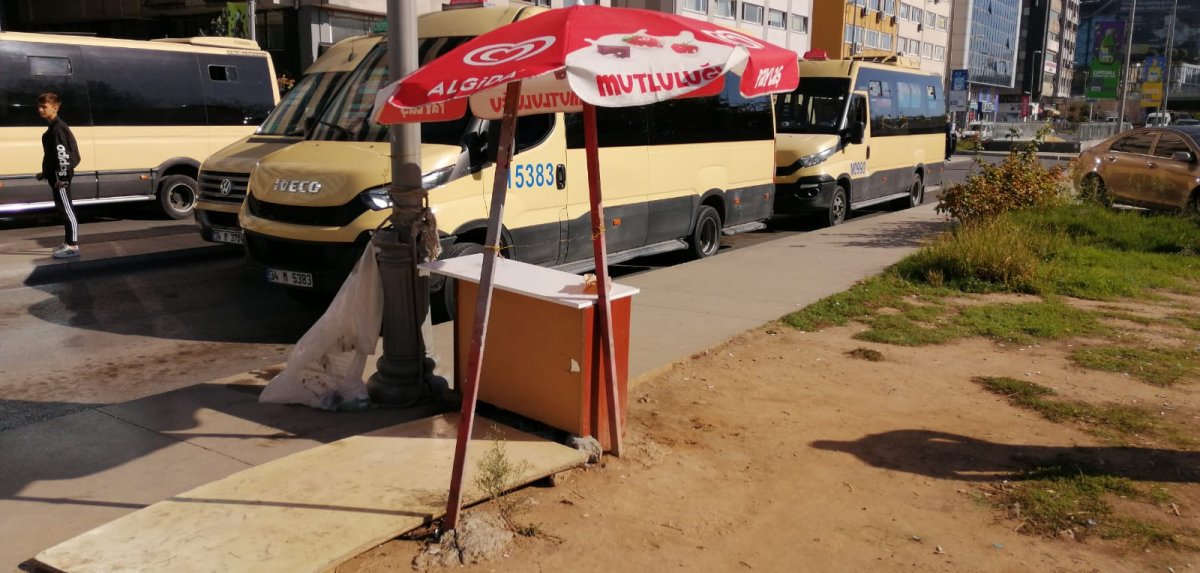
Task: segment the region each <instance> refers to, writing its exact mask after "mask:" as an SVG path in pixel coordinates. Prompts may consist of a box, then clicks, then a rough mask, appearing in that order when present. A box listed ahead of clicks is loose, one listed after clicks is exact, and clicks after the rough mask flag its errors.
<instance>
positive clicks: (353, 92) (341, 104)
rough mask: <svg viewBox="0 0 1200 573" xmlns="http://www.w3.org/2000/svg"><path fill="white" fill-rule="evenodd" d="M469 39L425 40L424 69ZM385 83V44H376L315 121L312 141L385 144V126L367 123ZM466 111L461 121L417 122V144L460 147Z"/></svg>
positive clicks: (422, 50)
mask: <svg viewBox="0 0 1200 573" xmlns="http://www.w3.org/2000/svg"><path fill="white" fill-rule="evenodd" d="M470 39H471V38H469V37H449V38H425V39H422V40H421V45H420V47H419V49H418V52H417V54H418V61H419V62H420V65H422V66H424V65H425V64H428V63H429V62H431V61H433V60H434V59H435V58H437V57H438V56H440V55H442V54H444V53H446V52H448V51H450V50H452V49H454V48H456V47H458V45H459V44H462V43H463V42H466V41H467V40H470ZM387 84H388V65H387V45H386V43H380V44H379V45H377V46H375V48H374V49H372V50H371V53H369V54H367V57H366V58H365V59H363V63H362V64H360V65H359V66H358V68H357V69H355V70H354V72H353V73H352V74H351V75H350V77H349V78H347V80H346V82H345V84H344V85H343V86H342V88H341V89H339V90H338V93H337V96H336V97H335V98H334V99H333V101H332V102H330V104H329V107H327V108H325V111H324V112H323V113H322V114H321V117H320V119H319V120H317V126H316V128H315V129H314V130H313V134H312V139H314V140H318V141H387V138H388V126H386V125H380V124H378V123H375V122H374V121H371V113H372V111H374V107H375V94H377V93H379V90H381V89H383V88H384V87H385V86H387ZM470 120H471V114H470V112H468V113H466V114H464V117H463V118H461V119H457V120H453V121H441V122H424V123H421V142H422V143H436V144H442V145H454V146H461V145H462V138H463V133H464V132H465V131H466V126H467V124H468V123H469V122H470Z"/></svg>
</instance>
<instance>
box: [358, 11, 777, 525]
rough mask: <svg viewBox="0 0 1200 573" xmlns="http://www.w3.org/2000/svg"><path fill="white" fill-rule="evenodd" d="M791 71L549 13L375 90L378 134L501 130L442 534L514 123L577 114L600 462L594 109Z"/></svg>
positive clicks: (666, 21)
mask: <svg viewBox="0 0 1200 573" xmlns="http://www.w3.org/2000/svg"><path fill="white" fill-rule="evenodd" d="M797 61H798V56H797V54H796V53H795V52H793V51H791V50H786V49H783V48H780V47H777V46H774V45H772V44H769V43H767V42H764V41H762V40H759V39H757V38H753V37H750V36H747V35H745V34H742V33H741V32H737V31H734V30H730V29H728V28H724V27H721V26H718V25H715V24H709V23H708V22H704V21H700V20H693V19H690V18H685V17H681V16H675V15H672V14H666V13H662V12H652V11H648V10H632V9H623V8H605V7H601V6H575V7H572V8H564V9H557V10H549V11H547V12H543V13H541V14H538V15H536V16H533V17H530V18H528V19H526V20H521V21H518V22H515V23H513V24H510V25H507V26H504V27H502V28H498V29H496V30H493V31H491V32H489V33H487V34H483V35H481V36H479V37H476V38H474V39H472V40H470V41H467V42H465V43H463V44H462V45H460V46H458V47H457V48H455V49H454V50H451V51H450V52H447V53H446V54H444V55H442V56H441V57H439V58H438V59H436V60H434V61H433V62H430V63H429V64H427V65H426V66H424V67H422V68H420V69H418V70H417V71H415V72H413V73H412V74H409V75H408V76H406V77H404V78H401V79H400V80H399V81H397V82H395V83H393V84H391V85H390V86H388V87H386V88H384V89H383V90H380V92H379V94H378V95H377V96H376V99H375V111H374V119H375V121H377V122H379V123H382V124H394V123H413V122H422V121H445V120H450V119H457V118H459V117H462V115H463V114H464V113H465V112H466V109H467V107H468V106H470V108H471V112H472V113H473V114H474V115H475V116H477V117H480V118H484V119H497V118H499V119H502V120H503V121H502V123H501V129H500V150H499V152H498V153H497V158H496V172H495V181H494V183H493V187H492V208H491V211H490V212H489V221H488V232H487V239H486V240H485V243H486V244H485V245H484V248H485V250H484V261H483V269H482V273H481V275H480V279H479V295H478V299H477V301H476V309H475V322H474V330H473V334H472V338H471V349H470V352H469V354H468V370H467V373H466V376H465V383H464V385H463V388H462V393H463V408H462V414H461V416H460V420H459V427H458V443H457V447H456V449H455V457H454V469H453V475H452V476H451V482H450V500H449V503H448V504H447V508H446V527H447V528H449V529H453V528H454V527H455V526H456V524H457V521H458V513H459V511H460V510H461V507H462V489H461V488H462V476H463V468H464V465H465V463H466V451H467V445H468V444H469V442H470V438H471V431H472V428H473V426H474V418H475V404H476V398H477V396H478V386H479V375H480V367H481V364H482V362H483V342H484V340H485V338H486V335H487V317H488V314H489V310H490V308H491V299H492V281H493V278H494V274H495V258H496V253H498V252H499V250H500V244H499V236H500V223H501V220H502V219H503V217H504V197H505V192H506V190H507V180H508V168H509V163H510V162H511V160H512V153H513V143H512V137H513V125H514V119H515V118H516V117H517V116H520V115H530V114H538V113H551V112H580V111H581V112H583V120H584V121H583V124H584V143H585V146H586V151H587V171H588V188H589V197H590V200H591V219H592V237H593V255H594V256H595V261H596V262H595V264H596V283H597V284H596V287H597V313H596V314H597V318H598V320H597V323H598V326H599V328H600V343H601V344H602V351H603V352H604V353H605V360H604V376H605V384H604V386H605V389H606V403H607V406H608V415H609V423H608V427H609V431H610V432H611V434H610V450H611V452H612V453H613V454H615V455H617V456H619V455H620V453H621V434H620V411H619V403H618V401H617V381H616V356H615V354H614V348H613V340H612V322H611V320H610V312H611V307H610V303H609V278H608V263H607V251H606V247H605V241H604V212H603V205H602V203H601V192H600V170H599V154H598V150H597V142H596V108H595V106H603V107H627V106H638V105H647V104H651V103H655V102H659V101H665V100H669V99H673V98H678V97H704V96H711V95H716V94H717V93H720V92H721V90H722V89H723V87H724V82H725V75H726V74H727V73H731V72H732V73H735V74H738V75H739V76H741V81H740V83H739V84H738V89H739V91H740V92H741V93H742V95H743V96H746V97H754V96H762V95H767V94H772V93H779V92H789V91H791V90H793V89H795V88H796V85H797V84H798V83H799V69H798V66H797Z"/></svg>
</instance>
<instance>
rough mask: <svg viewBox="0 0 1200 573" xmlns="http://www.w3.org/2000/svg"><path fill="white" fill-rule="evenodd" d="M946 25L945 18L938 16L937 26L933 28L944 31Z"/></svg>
mask: <svg viewBox="0 0 1200 573" xmlns="http://www.w3.org/2000/svg"><path fill="white" fill-rule="evenodd" d="M946 24H947V21H946V17H945V16H938V17H937V26H934V27H935V28H937V29H939V30H945V29H946Z"/></svg>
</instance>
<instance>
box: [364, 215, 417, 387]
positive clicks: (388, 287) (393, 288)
mask: <svg viewBox="0 0 1200 573" xmlns="http://www.w3.org/2000/svg"><path fill="white" fill-rule="evenodd" d="M371 242H372V243H373V244H374V245H375V246H376V247H378V248H379V255H378V260H379V274H380V277H381V278H382V280H383V292H384V297H383V354H382V355H381V356H380V357H379V360H378V361H377V362H376V365H377V371H376V373H375V374H373V375H371V378H370V379H369V380H367V393H368V394H369V395H370V397H371V401H372V402H375V403H377V404H381V405H385V406H397V407H407V406H415V405H417V404H420V403H422V402H424V401H427V400H429V399H430V397H431V392H430V386H429V380H428V377H429V376H430V375H432V373H433V366H434V365H433V364H432V360H429V359H428V358H427V357H426V353H425V340H424V336H423V333H422V329H421V325H422V324H423V323H424V322H426V320H427V319H428V314H429V304H428V301H425V304H420V302H421V301H418V300H417V297H428V296H429V278H428V277H423V276H420V274H419V273H418V272H417V267H416V260H415V259H414V257H413V248H412V246H411V245H408V244H404V243H401V242H400V240H399V236H398V235H397V233H396V231H395V230H393V229H384V230H380V231H379V232H377V233H375V236H374V237H372V239H371Z"/></svg>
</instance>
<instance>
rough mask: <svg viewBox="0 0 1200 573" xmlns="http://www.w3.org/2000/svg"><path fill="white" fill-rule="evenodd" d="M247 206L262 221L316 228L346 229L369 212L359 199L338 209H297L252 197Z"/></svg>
mask: <svg viewBox="0 0 1200 573" xmlns="http://www.w3.org/2000/svg"><path fill="white" fill-rule="evenodd" d="M246 206H247V207H248V208H249V210H250V214H251V215H254V216H255V217H258V218H260V219H267V220H270V221H278V222H280V223H290V224H293V225H311V226H314V227H344V226H346V225H349V224H350V223H352V222H354V220H355V219H357V218H358V216H359V215H362V214H363V213H366V212H367V205H366V204H365V203H363V202H362V201H359V200H358V198H357V197H355V198H354V199H353V200H351V201H350V202H349V203H346V204H345V205H339V206H337V207H297V206H294V205H280V204H279V203H268V202H266V201H259V200H258V199H257V198H255V197H254V195H250V197H249V199H247V201H246Z"/></svg>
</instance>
